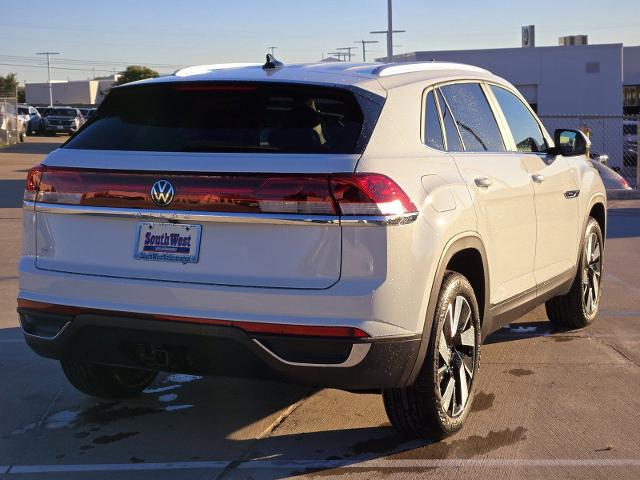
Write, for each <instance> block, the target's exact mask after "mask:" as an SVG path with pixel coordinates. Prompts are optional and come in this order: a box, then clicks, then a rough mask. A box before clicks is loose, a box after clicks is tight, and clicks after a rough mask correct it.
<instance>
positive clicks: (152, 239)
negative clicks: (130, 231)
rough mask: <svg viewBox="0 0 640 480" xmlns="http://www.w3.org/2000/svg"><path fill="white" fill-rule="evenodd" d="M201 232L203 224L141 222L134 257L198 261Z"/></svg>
mask: <svg viewBox="0 0 640 480" xmlns="http://www.w3.org/2000/svg"><path fill="white" fill-rule="evenodd" d="M201 233H202V226H201V225H184V224H177V223H156V222H143V223H139V224H138V241H137V242H136V249H135V253H134V258H135V259H136V260H150V261H155V262H174V263H198V257H199V255H200V235H201Z"/></svg>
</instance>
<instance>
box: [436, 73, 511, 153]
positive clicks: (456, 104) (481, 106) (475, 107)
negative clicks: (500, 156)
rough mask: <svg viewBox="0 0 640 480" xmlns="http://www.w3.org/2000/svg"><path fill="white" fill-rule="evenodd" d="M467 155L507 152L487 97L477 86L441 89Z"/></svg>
mask: <svg viewBox="0 0 640 480" xmlns="http://www.w3.org/2000/svg"><path fill="white" fill-rule="evenodd" d="M440 89H441V91H442V94H443V95H444V97H445V99H446V100H447V103H448V104H449V107H450V108H451V111H452V113H453V116H454V118H455V120H456V124H457V125H458V129H459V130H460V135H461V136H462V141H463V143H464V146H465V150H466V151H468V152H504V151H505V150H506V149H505V146H504V142H503V140H502V135H501V134H500V130H499V129H498V123H497V122H496V119H495V117H494V116H493V112H492V111H491V107H490V106H489V102H488V101H487V97H485V95H484V92H483V91H482V88H481V87H480V84H478V83H455V84H452V85H445V86H443V87H440Z"/></svg>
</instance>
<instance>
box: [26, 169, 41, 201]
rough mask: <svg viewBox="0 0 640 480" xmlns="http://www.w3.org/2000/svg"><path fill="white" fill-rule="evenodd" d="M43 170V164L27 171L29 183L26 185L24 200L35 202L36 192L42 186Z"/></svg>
mask: <svg viewBox="0 0 640 480" xmlns="http://www.w3.org/2000/svg"><path fill="white" fill-rule="evenodd" d="M42 170H43V166H42V165H36V166H35V167H32V168H30V169H29V172H28V173H27V183H26V185H25V187H24V200H26V201H28V202H35V200H36V194H37V193H38V190H39V188H40V177H41V175H42Z"/></svg>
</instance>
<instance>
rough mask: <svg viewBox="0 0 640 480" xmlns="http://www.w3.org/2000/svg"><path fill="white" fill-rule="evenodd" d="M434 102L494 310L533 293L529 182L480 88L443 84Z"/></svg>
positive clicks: (533, 234)
mask: <svg viewBox="0 0 640 480" xmlns="http://www.w3.org/2000/svg"><path fill="white" fill-rule="evenodd" d="M438 100H439V107H440V110H441V114H442V117H443V123H444V127H445V131H446V135H445V136H446V139H447V148H448V150H449V151H450V152H452V154H453V156H454V158H455V162H456V164H457V165H458V168H459V170H460V173H461V175H462V177H463V179H464V181H465V182H466V184H467V186H468V189H469V192H470V193H471V195H472V197H473V199H474V205H475V208H476V215H477V217H478V232H479V234H480V235H481V237H482V239H483V242H484V246H485V248H486V250H487V257H488V259H487V260H488V264H489V270H490V272H489V273H490V278H491V293H490V297H491V298H490V301H491V303H492V304H494V305H495V304H498V303H500V302H502V301H504V300H508V299H509V298H511V297H513V296H515V295H517V294H520V293H522V292H525V291H527V290H530V289H533V288H535V278H534V275H533V269H534V257H535V242H536V217H535V209H534V204H533V187H532V185H531V179H530V178H529V173H528V172H527V170H526V169H525V167H524V165H523V163H522V162H521V160H520V158H519V157H518V156H517V155H515V154H513V153H511V152H508V151H507V149H506V146H505V143H504V141H503V139H502V136H501V133H500V130H499V128H498V124H497V122H496V119H495V118H494V115H493V112H492V110H491V108H490V106H489V103H488V101H487V97H486V94H485V91H484V87H483V86H482V85H480V84H479V83H475V82H464V83H455V84H449V85H443V86H441V87H439V95H438Z"/></svg>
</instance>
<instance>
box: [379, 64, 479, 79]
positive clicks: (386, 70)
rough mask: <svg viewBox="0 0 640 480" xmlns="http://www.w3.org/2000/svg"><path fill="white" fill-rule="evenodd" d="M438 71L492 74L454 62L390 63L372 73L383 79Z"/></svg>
mask: <svg viewBox="0 0 640 480" xmlns="http://www.w3.org/2000/svg"><path fill="white" fill-rule="evenodd" d="M438 70H462V71H467V72H476V73H490V72H489V70H485V69H484V68H480V67H475V66H473V65H466V64H464V63H453V62H433V61H432V62H417V63H390V64H386V65H382V66H380V67H378V68H376V69H375V70H374V71H373V72H372V73H373V74H374V75H379V76H381V77H390V76H392V75H401V74H403V73H414V72H429V71H438Z"/></svg>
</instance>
